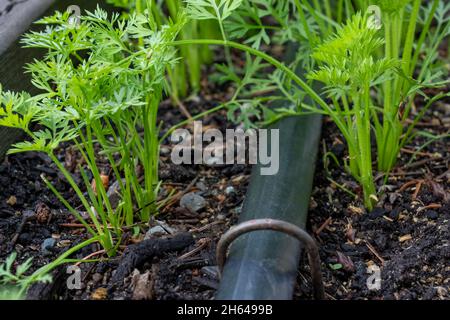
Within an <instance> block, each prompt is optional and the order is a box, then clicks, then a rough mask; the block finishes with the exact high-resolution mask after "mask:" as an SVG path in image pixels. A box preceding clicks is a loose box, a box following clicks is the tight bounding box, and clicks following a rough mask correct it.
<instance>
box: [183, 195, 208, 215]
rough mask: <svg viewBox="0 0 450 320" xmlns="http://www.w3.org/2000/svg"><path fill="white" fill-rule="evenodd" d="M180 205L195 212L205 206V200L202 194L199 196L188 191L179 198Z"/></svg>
mask: <svg viewBox="0 0 450 320" xmlns="http://www.w3.org/2000/svg"><path fill="white" fill-rule="evenodd" d="M180 205H181V206H182V207H183V208H186V209H188V210H189V211H191V212H193V213H196V212H198V211H200V210H201V209H203V208H204V207H205V206H206V200H205V199H204V198H203V197H202V196H199V195H198V194H195V193H194V192H190V193H187V194H185V195H184V196H183V197H182V198H181V200H180Z"/></svg>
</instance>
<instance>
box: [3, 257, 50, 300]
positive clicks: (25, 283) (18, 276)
mask: <svg viewBox="0 0 450 320" xmlns="http://www.w3.org/2000/svg"><path fill="white" fill-rule="evenodd" d="M16 257H17V254H16V253H15V252H13V253H12V254H11V255H9V256H8V257H7V258H6V260H5V262H4V263H3V264H0V300H20V299H23V298H24V293H25V292H26V290H27V289H28V287H29V286H30V285H32V284H33V283H36V282H51V281H52V277H51V276H50V275H48V274H39V275H38V276H36V277H31V276H26V275H25V273H27V271H28V270H29V269H30V268H31V266H32V264H31V261H32V258H29V259H28V260H26V261H25V262H23V263H22V264H19V265H17V266H16V267H15V271H14V263H15V261H16Z"/></svg>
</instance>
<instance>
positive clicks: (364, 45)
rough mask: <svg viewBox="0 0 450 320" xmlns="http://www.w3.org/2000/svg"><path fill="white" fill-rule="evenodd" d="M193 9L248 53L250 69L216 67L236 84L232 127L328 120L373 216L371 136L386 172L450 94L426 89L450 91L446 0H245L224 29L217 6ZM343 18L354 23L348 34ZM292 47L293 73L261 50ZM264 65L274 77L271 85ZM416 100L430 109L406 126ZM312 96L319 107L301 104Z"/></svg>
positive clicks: (205, 3) (449, 28)
mask: <svg viewBox="0 0 450 320" xmlns="http://www.w3.org/2000/svg"><path fill="white" fill-rule="evenodd" d="M188 3H190V5H191V6H192V7H195V6H197V8H190V11H191V12H192V14H191V17H192V18H195V16H196V15H197V16H198V17H197V18H199V19H203V18H206V17H209V18H211V15H213V16H215V19H217V20H219V21H221V22H222V23H224V24H225V26H226V28H225V29H226V31H227V32H228V34H226V33H225V32H223V39H224V41H223V42H222V43H221V44H223V45H225V47H228V46H230V47H233V48H236V49H240V50H243V51H246V52H247V53H250V55H247V57H246V63H245V66H246V67H245V68H242V69H239V68H238V69H236V68H235V67H232V66H230V64H228V66H220V67H219V70H220V71H221V73H222V75H221V76H220V77H217V79H219V80H220V81H222V82H225V81H230V82H234V83H235V86H236V91H235V95H234V96H233V98H232V99H231V100H230V101H229V102H228V103H226V104H225V105H224V106H225V107H228V108H229V112H228V114H229V117H230V119H231V120H234V121H239V122H243V123H244V124H245V125H246V126H248V127H249V126H253V125H255V124H254V122H255V121H256V123H257V124H259V125H264V124H269V123H272V122H274V121H277V120H279V119H280V118H283V117H284V116H291V115H298V114H305V113H308V112H319V113H322V114H327V115H329V116H330V117H331V118H332V120H333V121H334V122H335V123H336V125H337V127H338V128H339V130H340V131H341V132H342V134H343V136H344V138H345V139H346V141H347V143H348V149H349V159H348V161H347V163H346V167H347V169H348V170H349V171H350V172H351V173H352V174H353V176H354V177H355V179H356V180H358V181H359V182H360V183H361V185H362V186H363V189H364V202H365V204H366V206H367V207H368V208H371V207H372V205H373V203H374V201H376V199H377V198H376V189H375V185H374V181H373V168H372V154H371V136H372V135H374V136H375V138H376V141H377V145H376V148H377V164H378V169H379V170H380V171H382V172H384V173H386V174H387V173H388V172H389V171H390V170H391V169H392V167H393V166H394V165H395V162H396V159H397V156H398V154H399V152H400V149H401V147H402V146H404V144H405V143H406V142H407V141H408V140H409V138H410V137H411V134H412V132H413V129H414V126H415V124H416V123H417V122H418V121H419V119H420V117H422V116H423V114H424V112H425V111H426V110H427V109H428V108H429V107H430V106H431V105H432V104H433V103H434V102H436V101H437V100H438V99H441V98H443V97H444V96H446V95H445V94H439V95H437V96H436V97H435V98H432V99H430V98H429V97H427V96H426V95H425V94H424V92H423V90H424V89H425V88H430V87H431V88H440V87H442V86H443V85H444V84H446V83H448V81H447V79H448V70H447V69H446V68H445V67H444V65H443V63H442V62H441V61H440V57H439V55H438V49H439V45H440V44H441V43H442V42H443V40H444V39H445V38H446V37H448V35H449V32H450V22H449V15H448V12H449V9H450V5H449V4H445V3H443V2H442V1H439V0H434V1H432V2H430V3H429V4H428V5H426V4H425V2H424V1H421V0H402V1H395V2H392V1H391V2H389V1H368V0H356V1H347V0H340V1H338V2H337V4H335V6H334V5H333V4H332V3H331V2H330V1H327V0H325V1H323V2H321V1H307V0H289V1H283V2H281V1H272V0H258V1H242V3H241V4H240V6H239V7H236V8H235V10H234V12H233V13H232V14H230V15H227V17H228V19H227V20H226V21H224V20H223V19H222V17H221V15H220V14H218V13H217V12H215V10H214V6H213V5H211V3H210V2H208V1H204V0H202V1H188ZM214 4H217V2H214ZM374 4H375V5H379V6H380V8H381V12H382V17H381V18H382V22H383V28H382V30H376V29H375V28H373V27H372V26H371V24H370V23H369V22H368V17H367V16H366V14H365V12H366V11H368V7H369V5H374ZM345 17H347V18H349V20H348V22H347V23H345V24H344V25H343V26H341V24H340V23H341V22H342V21H344V20H345ZM269 19H270V21H271V22H270V24H269V25H265V24H264V23H263V21H268V20H269ZM383 32H384V36H383V35H382V33H383ZM229 39H235V40H236V41H235V42H232V41H230V40H229ZM324 39H325V40H324ZM242 42H244V43H245V44H246V45H249V46H250V47H248V46H246V45H242V44H240V43H242ZM287 42H294V43H297V44H298V47H299V50H298V51H297V55H296V58H295V60H294V61H293V62H292V63H291V64H290V65H289V66H285V65H284V64H282V63H280V62H279V61H277V60H276V59H274V58H272V57H270V56H267V55H266V54H265V53H263V51H262V50H264V49H265V47H264V45H268V46H269V47H272V48H273V47H274V46H275V45H284V44H286V43H287ZM196 43H208V41H198V42H196ZM209 43H210V44H218V43H219V42H217V41H210V42H209ZM182 44H183V45H188V44H189V42H186V41H185V42H182ZM255 56H256V57H257V58H256V59H255V58H253V57H255ZM263 61H265V62H269V63H270V64H271V65H272V66H273V67H275V68H276V69H277V70H276V71H274V72H273V74H272V75H271V76H269V77H267V72H268V70H269V69H268V68H267V65H264V63H265V62H263ZM259 64H260V66H258V65H259ZM255 66H256V67H255ZM299 66H300V67H302V68H303V69H306V70H310V71H312V72H310V74H309V77H308V80H307V81H304V80H302V79H301V78H300V77H298V76H296V75H295V74H294V73H293V72H292V70H296V69H297V68H298V67H299ZM249 75H250V76H249ZM315 82H321V83H323V84H324V85H325V88H324V94H326V96H327V97H328V98H329V99H330V101H331V105H329V104H327V103H326V102H325V101H324V100H323V99H322V98H320V97H319V95H318V94H317V92H315V90H314V89H313V88H312V85H313V84H314V83H315ZM374 94H375V96H374ZM418 94H420V95H423V96H424V97H425V98H426V100H427V101H426V106H425V107H424V108H423V110H421V111H420V112H419V113H418V114H417V115H416V116H415V118H414V120H413V123H412V125H410V126H407V125H405V120H406V119H408V117H410V113H411V109H412V105H413V102H414V100H415V97H416V96H417V95H418ZM248 96H250V97H251V98H252V99H247V98H248ZM306 96H309V97H310V98H312V99H310V100H312V103H307V102H306V101H305V100H304V99H305V97H306ZM282 100H284V101H287V102H288V104H287V105H290V106H291V107H284V108H278V109H268V108H267V107H266V106H267V105H268V103H269V102H273V101H282ZM285 105H286V102H285Z"/></svg>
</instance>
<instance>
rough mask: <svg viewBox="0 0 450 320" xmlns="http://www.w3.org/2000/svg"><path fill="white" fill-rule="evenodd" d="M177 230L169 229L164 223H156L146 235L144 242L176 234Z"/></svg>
mask: <svg viewBox="0 0 450 320" xmlns="http://www.w3.org/2000/svg"><path fill="white" fill-rule="evenodd" d="M175 233H176V230H175V229H173V228H171V227H169V225H168V224H167V223H165V222H164V221H158V220H157V221H156V226H154V227H152V228H150V229H149V230H148V231H147V233H146V234H145V237H144V240H148V239H151V238H155V237H161V236H165V235H168V234H175Z"/></svg>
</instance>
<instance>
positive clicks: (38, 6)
mask: <svg viewBox="0 0 450 320" xmlns="http://www.w3.org/2000/svg"><path fill="white" fill-rule="evenodd" d="M102 2H103V1H93V0H57V1H55V0H0V83H1V84H2V85H3V90H13V91H28V92H30V93H32V94H33V93H35V90H34V88H33V86H32V85H31V83H30V77H29V75H27V74H25V73H24V67H25V65H26V64H27V63H30V62H32V61H33V59H34V58H39V57H40V56H41V55H42V52H40V51H39V50H33V49H24V48H21V46H20V44H19V41H18V39H20V36H21V35H22V34H23V33H24V32H26V31H27V30H29V29H30V26H31V29H36V26H32V23H33V21H35V20H36V19H38V18H39V17H41V16H44V15H50V14H52V13H53V12H54V11H55V10H59V11H65V10H66V9H67V8H68V7H69V6H70V5H72V4H77V5H78V6H79V7H80V8H81V10H82V11H83V10H90V11H92V10H94V9H95V8H96V6H97V4H98V3H102ZM20 137H21V131H20V130H15V129H10V128H6V127H0V157H2V156H3V155H4V154H5V152H6V151H7V150H8V148H9V146H10V145H11V143H13V142H14V141H17V140H18V139H20Z"/></svg>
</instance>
